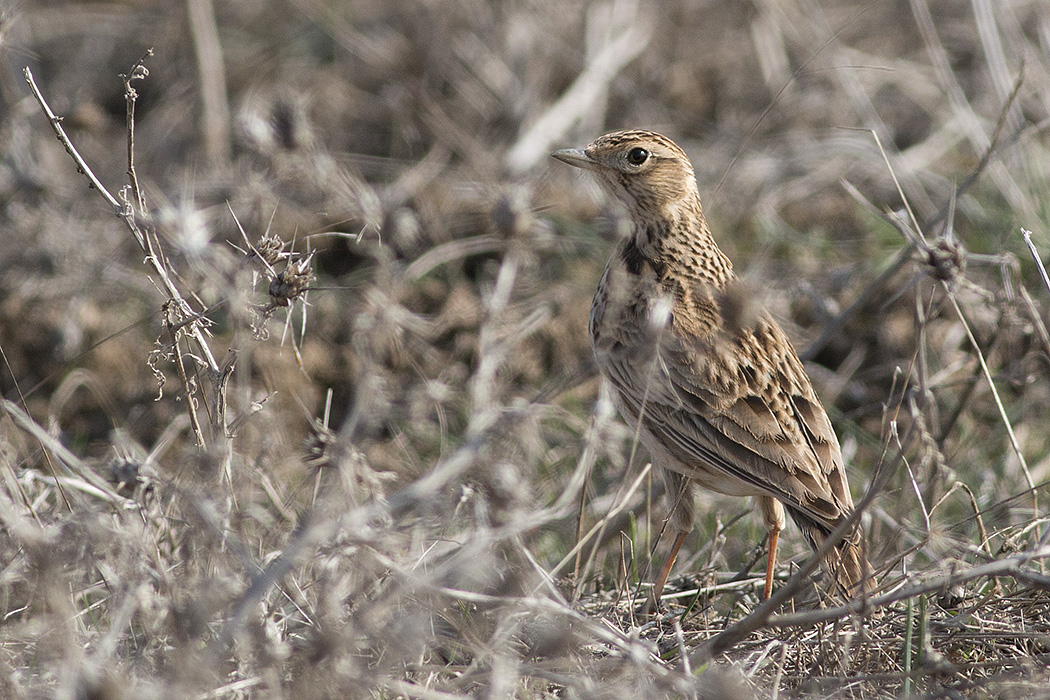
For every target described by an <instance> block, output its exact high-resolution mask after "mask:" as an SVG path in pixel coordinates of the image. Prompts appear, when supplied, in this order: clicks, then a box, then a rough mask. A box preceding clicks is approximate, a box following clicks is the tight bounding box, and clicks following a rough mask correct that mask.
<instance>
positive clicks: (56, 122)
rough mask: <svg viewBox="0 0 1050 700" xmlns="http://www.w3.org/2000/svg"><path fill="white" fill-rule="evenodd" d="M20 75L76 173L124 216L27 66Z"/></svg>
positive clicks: (114, 198)
mask: <svg viewBox="0 0 1050 700" xmlns="http://www.w3.org/2000/svg"><path fill="white" fill-rule="evenodd" d="M22 74H23V75H24V76H25V78H26V82H27V83H29V89H30V90H32V91H33V97H35V98H36V101H37V102H38V103H39V104H40V108H41V109H42V110H44V114H45V115H46V116H47V121H48V123H50V124H51V128H52V129H53V130H54V132H55V136H57V137H58V140H59V141H61V142H62V145H63V146H65V148H66V153H68V154H69V157H70V158H72V159H73V161H74V162H75V163H76V164H77V172H80V173H83V174H84V175H85V176H86V177H87V179H88V180H89V181H90V182H91V186H92V187H94V188H95V189H96V190H98V192H99V194H101V195H102V196H103V197H104V198H105V199H106V201H107V202H109V206H111V207H112V208H113V213H114V214H116V215H117V216H124V214H125V212H124V205H123V204H121V203H120V202H119V201H117V198H116V197H114V196H113V195H112V194H111V193H110V191H109V190H107V189H106V186H105V185H103V184H102V182H101V181H100V180H99V179H98V178H97V177H95V173H94V172H92V170H91V168H90V167H89V166H88V164H87V161H85V160H84V159H83V157H81V155H80V153H79V152H78V151H77V149H76V148H75V147H74V146H73V142H72V141H70V140H69V136H67V135H66V130H65V129H63V128H62V117H59V116H57V115H56V114H55V113H54V112H52V111H51V107H50V106H49V105H48V104H47V100H45V99H44V95H43V94H42V93H41V92H40V88H38V87H37V86H36V80H34V79H33V72H32V71H31V70H29V66H26V67H25V68H24V69H23V70H22Z"/></svg>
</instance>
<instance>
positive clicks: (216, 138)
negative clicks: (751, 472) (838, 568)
mask: <svg viewBox="0 0 1050 700" xmlns="http://www.w3.org/2000/svg"><path fill="white" fill-rule="evenodd" d="M150 48H152V49H153V54H152V56H147V55H146V52H147V49H150ZM0 58H2V62H3V65H2V71H0V105H2V111H0V145H2V146H0V204H2V208H0V240H2V243H0V350H2V351H3V354H2V357H0V360H2V364H0V391H2V393H3V404H2V408H3V410H2V411H0V474H2V477H0V522H2V524H3V525H2V529H0V665H2V668H0V697H3V698H12V699H16V698H43V697H58V698H69V699H73V698H77V699H80V698H85V699H88V698H91V699H95V698H97V699H100V700H101V699H107V700H109V699H115V698H201V699H203V698H248V697H250V698H345V697H353V698H357V697H376V698H395V697H403V698H420V699H422V700H443V699H446V698H448V699H450V700H451V699H452V698H463V697H484V698H505V697H516V698H546V697H565V698H614V697H615V698H623V697H637V698H643V697H645V698H648V697H703V698H726V697H730V698H747V697H752V696H754V697H769V696H773V697H827V698H881V697H902V696H908V695H914V696H920V697H937V698H939V697H948V698H961V697H985V698H1000V697H1009V698H1011V699H1017V698H1022V697H1048V696H1050V691H1047V690H1046V688H1047V683H1048V681H1050V619H1048V614H1050V594H1048V591H1050V575H1047V573H1046V572H1045V565H1044V562H1045V560H1046V557H1047V556H1048V555H1050V535H1047V533H1048V532H1050V523H1048V522H1047V521H1046V518H1045V517H1044V513H1045V512H1046V507H1047V504H1048V503H1050V493H1047V492H1046V489H1045V488H1044V486H1045V484H1046V482H1047V481H1048V479H1050V419H1048V416H1050V377H1048V370H1050V338H1048V335H1047V329H1046V323H1047V315H1048V314H1047V309H1048V308H1050V288H1048V285H1047V283H1046V280H1045V279H1044V278H1041V276H1040V271H1039V268H1038V266H1037V264H1036V258H1035V257H1034V256H1033V255H1032V253H1031V252H1030V250H1029V247H1028V246H1027V245H1026V241H1025V238H1024V236H1023V235H1022V228H1023V229H1026V230H1029V231H1031V232H1032V236H1031V242H1032V245H1033V246H1034V248H1035V250H1036V251H1037V253H1040V254H1042V255H1043V256H1044V257H1046V256H1047V255H1048V254H1050V207H1048V204H1047V203H1048V202H1050V184H1048V183H1050V181H1048V174H1050V121H1048V120H1050V7H1048V6H1047V4H1046V1H1045V0H972V1H971V2H965V1H964V0H887V1H885V2H879V3H870V2H866V1H865V0H751V1H750V2H745V1H743V0H730V1H728V2H715V1H706V2H705V1H703V0H693V1H691V2H690V1H684V0H683V1H679V2H667V3H657V2H655V0H654V1H652V2H641V1H639V0H609V1H607V2H595V3H591V4H589V5H588V6H587V7H582V6H578V5H576V4H574V3H562V2H553V1H551V0H534V1H532V2H525V1H510V2H505V3H487V2H482V1H480V0H398V1H395V2H389V1H385V0H360V1H356V2H349V1H347V2H324V1H323V0H272V1H264V2H253V1H249V0H229V1H225V2H219V3H215V4H214V6H213V5H212V3H211V2H209V1H208V0H187V1H186V2H184V3H179V2H172V3H168V2H161V1H158V0H124V1H123V2H115V3H110V4H105V3H92V2H61V1H59V0H55V1H44V0H37V1H33V0H23V1H22V2H19V3H7V4H6V5H5V7H4V8H3V9H2V12H0ZM140 59H141V60H142V64H141V65H144V67H145V69H146V70H141V69H140V68H138V67H137V66H139V65H140V64H139V63H138V62H139V61H140ZM26 66H28V67H30V68H31V70H32V75H33V77H34V79H35V83H36V85H37V86H38V87H39V90H40V92H41V94H42V97H43V99H44V100H46V102H47V104H49V105H50V108H51V109H53V110H54V112H55V113H56V114H58V115H61V117H62V121H61V126H62V128H63V130H64V132H65V133H66V134H68V137H69V139H70V140H71V142H72V143H73V145H74V146H75V149H76V151H77V152H78V153H79V154H80V155H81V156H82V157H83V159H84V161H85V163H86V164H87V166H88V167H89V169H90V170H91V171H92V172H93V173H94V176H95V177H97V179H98V182H99V184H100V185H101V186H102V188H103V189H104V190H105V192H107V193H108V196H109V197H111V198H112V200H111V201H107V199H106V195H105V194H104V193H103V192H102V191H100V190H99V189H91V188H89V183H88V180H87V178H86V177H85V175H84V174H80V173H78V172H77V165H76V164H75V163H74V161H73V160H72V159H71V158H70V156H69V154H67V153H66V152H65V150H64V149H63V146H62V144H61V143H60V142H59V141H58V140H57V139H56V138H55V133H54V132H53V131H52V129H51V127H50V126H49V124H48V121H47V119H46V118H45V116H44V112H43V111H42V106H41V104H40V103H39V101H38V100H37V99H35V98H34V96H33V94H32V92H31V90H30V86H29V85H28V84H27V82H26V80H25V79H24V76H23V68H24V67H26ZM147 73H148V75H147ZM122 75H123V76H125V78H122ZM128 86H130V88H131V89H133V90H134V91H135V93H136V94H137V101H136V102H135V103H134V106H135V113H134V153H135V158H134V165H135V176H134V178H133V179H129V175H128V172H127V171H128V156H127V153H128V150H127V149H128V129H127V113H128V100H127V89H126V88H127V87H128ZM621 127H644V128H650V129H655V130H658V131H661V132H664V133H666V134H668V135H669V136H671V137H673V138H675V139H676V140H678V141H679V142H680V143H681V144H683V146H684V147H685V148H686V150H687V151H688V152H689V154H690V155H691V157H692V158H693V162H694V164H695V166H696V170H697V175H698V179H699V183H700V191H701V195H702V197H703V198H704V202H705V206H706V210H707V212H708V216H709V219H710V220H711V222H712V226H713V227H714V229H715V232H716V237H717V238H718V239H719V241H720V243H721V244H722V246H723V248H724V249H725V250H726V251H727V253H729V254H730V256H731V257H732V258H733V259H734V260H735V261H736V263H737V269H738V270H739V272H740V273H741V275H742V276H743V278H744V280H745V282H746V283H747V284H748V285H750V288H751V289H752V290H753V291H754V294H755V295H756V297H757V298H760V299H761V300H762V301H763V302H764V303H766V304H767V306H768V307H769V308H770V309H771V311H772V312H773V313H774V314H775V315H776V316H777V318H778V319H780V321H781V322H782V323H783V324H784V325H785V327H786V328H787V329H788V330H789V333H790V335H791V336H792V338H793V339H794V341H795V343H796V347H797V348H798V349H799V352H800V353H801V354H802V355H803V356H804V358H805V359H806V362H807V368H808V370H809V373H810V375H811V377H812V378H813V380H814V383H815V385H816V389H817V392H818V394H819V395H820V396H821V397H822V398H823V400H824V402H825V404H826V406H827V408H828V410H829V413H830V414H831V416H832V419H833V421H834V423H835V426H836V429H837V431H838V433H839V435H840V438H841V440H842V443H843V450H844V454H845V456H846V459H847V464H848V470H849V474H850V479H851V483H852V485H853V487H854V491H855V494H854V495H855V497H856V498H858V499H860V498H862V497H863V498H865V499H866V500H865V503H866V506H865V510H864V517H863V522H862V525H863V528H864V530H865V531H866V533H867V537H868V542H869V543H870V551H869V553H868V554H869V557H870V559H871V560H872V562H873V563H874V564H875V566H876V567H877V569H878V574H879V584H880V585H879V589H878V590H877V591H876V592H875V594H874V595H873V597H872V598H871V599H869V600H867V601H864V602H863V603H862V604H859V605H856V606H854V607H852V608H844V607H842V601H839V600H835V599H831V598H827V597H825V596H823V595H822V593H821V590H822V589H821V587H820V586H819V583H818V584H814V583H813V582H810V581H809V580H808V579H807V578H806V577H805V576H795V574H796V572H799V571H800V570H801V569H802V568H803V567H805V565H806V562H807V561H808V558H809V552H808V550H807V549H806V547H805V545H804V543H803V542H802V541H801V538H800V537H799V536H798V533H797V531H795V530H793V529H792V528H791V527H789V529H788V531H787V532H786V534H785V536H784V537H783V538H782V545H781V547H782V549H781V552H782V557H781V564H780V570H779V571H778V582H777V586H778V589H779V590H781V591H783V592H788V593H792V594H793V595H792V596H791V600H790V601H787V602H784V603H783V604H781V605H778V606H777V607H776V609H775V610H771V611H770V610H766V609H764V608H760V607H759V600H758V597H759V596H760V594H761V577H762V573H763V572H762V559H763V549H762V544H763V543H762V538H763V534H764V532H763V529H762V527H761V523H760V519H759V518H756V517H755V516H754V515H753V514H751V513H750V512H749V508H750V505H749V504H748V503H746V502H744V501H743V500H740V499H726V498H715V497H712V496H710V495H704V496H702V497H701V498H702V500H703V502H702V503H701V509H700V510H701V513H702V516H701V519H700V522H699V523H698V526H697V529H696V531H695V532H694V533H693V534H692V535H691V536H690V537H689V539H688V540H687V542H686V547H685V550H684V553H683V556H682V557H681V559H680V562H679V564H678V566H677V567H676V570H675V574H674V575H673V577H672V581H671V585H670V586H669V590H668V600H669V605H668V606H667V607H666V610H665V611H664V612H663V613H662V614H661V615H659V616H654V617H645V616H642V615H640V614H639V610H638V602H639V601H640V600H641V599H642V598H644V594H645V584H646V583H647V582H648V581H649V580H650V579H651V575H652V574H651V571H650V570H649V566H650V558H651V557H655V558H654V561H656V562H659V561H662V556H663V553H664V552H665V551H666V547H667V542H666V539H667V538H664V540H663V541H661V540H660V534H661V526H662V520H663V516H664V515H665V514H666V509H667V504H666V502H665V501H664V500H663V498H662V497H661V494H660V493H659V490H658V488H657V483H658V482H656V481H654V480H653V479H652V478H651V474H650V473H649V471H648V470H647V469H646V466H647V464H648V461H647V456H646V455H645V454H644V451H642V450H640V449H635V446H634V440H633V437H634V434H633V431H632V430H631V429H630V428H629V427H627V426H624V425H623V424H621V423H620V422H619V421H618V420H617V419H616V418H615V417H614V416H613V414H612V410H611V408H610V405H609V402H608V399H607V398H606V397H604V396H603V395H602V393H601V390H600V387H599V383H598V381H597V379H596V378H595V376H594V372H593V370H592V368H591V367H590V360H589V358H590V349H589V346H588V342H587V339H586V333H585V328H586V319H587V309H588V307H589V304H590V295H591V292H592V290H593V288H594V286H595V284H596V282H597V279H598V276H599V275H600V273H601V270H602V267H603V265H604V261H605V259H606V257H607V255H608V254H609V251H610V249H611V246H612V245H613V243H614V241H615V240H616V238H617V236H618V235H620V233H621V232H622V231H623V220H622V218H621V217H622V214H621V212H619V210H617V209H616V208H615V207H613V206H611V205H610V204H609V203H608V202H606V201H604V200H603V199H602V198H601V196H600V195H599V193H598V192H597V191H596V189H595V188H594V187H593V186H592V184H591V183H590V181H589V180H588V179H586V178H584V177H581V176H580V175H579V174H578V173H575V172H571V171H570V169H569V168H567V167H562V166H559V165H558V164H556V163H552V162H551V161H550V159H549V158H548V157H547V154H548V153H549V152H550V151H551V150H553V149H554V148H560V147H563V146H576V145H582V144H584V143H586V142H587V141H589V140H590V139H591V138H593V137H594V136H597V135H598V134H600V133H602V132H604V131H608V130H611V129H613V128H621ZM902 193H903V197H902ZM114 205H115V206H114ZM114 213H117V215H116V216H115V215H114ZM792 577H794V578H792ZM784 597H788V596H786V595H785V596H784Z"/></svg>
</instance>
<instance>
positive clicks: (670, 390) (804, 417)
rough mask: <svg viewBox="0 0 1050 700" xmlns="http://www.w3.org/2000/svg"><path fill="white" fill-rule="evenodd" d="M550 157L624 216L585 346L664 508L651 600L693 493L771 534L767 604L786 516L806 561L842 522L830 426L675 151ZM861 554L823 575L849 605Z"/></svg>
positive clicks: (620, 137)
mask: <svg viewBox="0 0 1050 700" xmlns="http://www.w3.org/2000/svg"><path fill="white" fill-rule="evenodd" d="M551 155H553V156H554V157H555V158H557V159H558V160H560V161H563V162H565V163H568V164H569V165H573V166H576V167H578V168H583V169H584V170H589V171H590V172H591V173H593V174H594V176H595V177H596V178H597V180H598V183H599V184H600V185H601V187H602V189H604V190H605V192H606V193H608V194H609V195H611V196H613V197H615V198H616V199H618V200H620V201H621V202H622V203H623V204H624V205H626V207H627V210H628V213H629V215H630V221H631V230H630V235H629V236H627V237H625V238H624V240H623V241H622V242H621V243H620V244H619V246H618V247H617V249H616V252H615V253H614V254H613V256H612V259H611V260H610V261H609V264H608V266H607V267H606V268H605V273H604V274H603V275H602V278H601V282H599V284H598V290H597V292H596V293H595V295H594V303H593V305H592V306H591V317H590V333H591V343H592V346H593V348H594V354H595V357H596V359H597V364H598V368H599V369H600V371H601V374H602V376H603V377H605V379H607V380H608V381H609V382H610V383H611V384H612V386H613V388H614V390H615V391H614V395H615V398H616V403H617V407H618V408H619V411H620V414H621V416H622V417H623V418H624V420H625V421H627V422H628V423H629V424H630V425H631V426H634V427H637V428H638V431H639V435H640V437H641V442H642V444H643V445H645V447H646V448H647V449H648V451H649V454H650V455H651V457H652V459H653V463H654V464H655V465H656V466H657V467H658V470H659V472H660V473H661V475H662V476H663V478H664V481H665V483H666V485H667V492H668V494H670V496H671V498H672V499H674V504H673V506H672V512H671V519H670V525H671V527H672V529H673V530H674V531H675V533H676V537H675V540H674V544H673V545H672V549H671V554H670V555H669V557H668V559H667V561H666V563H665V564H664V566H663V569H662V570H661V572H660V574H659V576H658V577H657V579H656V581H655V583H654V588H653V596H654V598H655V599H656V600H657V601H659V599H660V595H661V593H662V591H663V587H664V584H665V583H666V581H667V576H668V574H669V573H670V570H671V566H672V565H673V564H674V560H675V557H676V556H677V555H678V550H679V549H680V548H681V546H682V541H683V540H684V539H685V536H686V534H688V533H689V531H690V530H692V528H693V520H694V516H695V505H694V500H693V497H692V490H693V487H694V485H696V484H699V485H700V486H704V487H706V488H708V489H711V490H712V491H716V492H718V493H721V494H726V495H729V496H751V497H753V498H754V499H755V501H756V502H757V504H758V508H759V510H760V511H761V512H762V516H763V518H764V519H765V525H766V528H767V529H768V530H769V558H768V561H767V567H766V582H765V589H764V592H763V593H764V595H763V597H764V598H768V597H769V594H770V591H771V590H772V586H773V569H774V564H775V563H776V552H777V538H778V536H779V534H780V531H781V530H782V529H783V527H784V510H785V509H786V510H787V512H788V513H790V514H791V517H792V519H793V520H794V521H795V523H796V524H797V525H798V526H799V528H800V529H801V530H802V534H803V535H804V536H805V537H806V539H807V540H808V541H809V543H810V545H811V546H812V547H813V548H814V549H818V548H819V547H820V546H821V544H822V543H823V542H824V541H825V539H826V538H827V537H828V536H829V535H830V534H831V532H832V531H833V530H834V529H835V528H836V527H837V526H838V525H839V524H840V523H842V522H843V521H844V520H845V519H846V518H848V517H849V516H850V514H851V512H852V511H853V499H852V497H851V496H850V491H849V485H848V484H847V482H846V472H845V469H844V468H843V465H842V453H841V450H840V449H839V442H838V439H837V438H836V437H835V431H834V429H833V428H832V427H831V421H829V420H828V416H827V414H826V413H825V412H824V408H823V406H821V404H820V400H819V399H817V396H816V394H815V393H814V392H813V387H812V386H811V384H810V381H809V377H808V376H806V371H805V369H804V368H803V367H802V362H801V361H800V360H799V358H798V355H797V354H796V353H795V350H794V348H793V347H792V345H791V342H790V341H789V340H788V337H787V335H785V333H784V331H783V330H781V328H780V326H779V325H777V323H776V321H774V320H773V318H772V317H771V316H770V315H769V314H768V313H766V312H765V311H764V310H763V309H761V308H757V307H756V305H755V304H753V303H752V302H751V300H750V299H748V298H747V293H746V292H745V291H744V290H743V289H742V288H741V286H740V283H739V281H738V278H737V276H736V274H735V273H734V272H733V265H732V263H731V262H730V261H729V258H727V257H726V256H725V255H724V254H723V253H722V251H721V250H719V248H718V246H717V245H716V244H715V240H714V238H713V237H712V235H711V231H710V229H709V228H708V225H707V221H706V220H705V219H704V213H703V210H702V209H701V207H700V195H699V192H698V190H697V186H696V177H695V175H694V173H693V167H692V165H691V164H690V163H689V158H688V157H687V156H686V154H685V152H684V151H682V149H681V148H679V147H678V146H677V145H676V144H675V143H674V142H673V141H671V140H670V139H668V138H666V137H665V136H661V135H660V134H656V133H653V132H650V131H618V132H614V133H611V134H606V135H605V136H602V137H600V138H598V139H597V140H595V141H594V142H593V143H591V144H590V145H589V146H587V147H586V148H584V149H573V148H569V149H564V150H561V151H556V152H555V153H552V154H551ZM861 550H862V543H861V535H860V532H859V530H858V531H855V532H853V533H852V534H851V535H849V536H848V537H846V538H845V539H844V540H842V541H841V542H839V543H838V544H837V545H836V546H835V547H834V548H833V549H832V550H831V552H830V553H829V554H828V556H827V557H825V560H824V562H823V563H824V566H825V568H826V570H827V571H828V572H829V573H830V574H831V575H832V576H833V578H834V581H835V582H836V584H837V586H838V587H839V589H840V590H841V591H842V592H845V593H846V594H847V595H848V594H851V593H854V594H855V593H857V592H859V591H860V590H861V588H862V587H864V588H867V587H868V586H869V582H868V581H869V577H870V573H869V568H868V565H867V562H866V561H865V560H864V555H863V553H862V551H861Z"/></svg>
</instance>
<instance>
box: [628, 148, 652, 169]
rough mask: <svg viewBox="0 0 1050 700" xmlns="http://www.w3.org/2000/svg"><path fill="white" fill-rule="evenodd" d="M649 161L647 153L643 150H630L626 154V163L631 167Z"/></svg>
mask: <svg viewBox="0 0 1050 700" xmlns="http://www.w3.org/2000/svg"><path fill="white" fill-rule="evenodd" d="M647 160H649V151H647V150H645V149H644V148H632V149H631V150H630V151H628V152H627V162H628V163H630V164H631V165H641V164H642V163H644V162H645V161H647Z"/></svg>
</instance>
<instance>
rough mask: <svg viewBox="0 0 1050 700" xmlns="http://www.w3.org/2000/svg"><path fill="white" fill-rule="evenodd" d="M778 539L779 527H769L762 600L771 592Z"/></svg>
mask: <svg viewBox="0 0 1050 700" xmlns="http://www.w3.org/2000/svg"><path fill="white" fill-rule="evenodd" d="M778 539H780V528H779V527H776V528H770V529H769V559H767V560H766V588H765V591H763V593H762V600H766V599H767V598H769V594H770V593H772V592H773V570H774V567H775V566H776V563H777V540H778Z"/></svg>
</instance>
